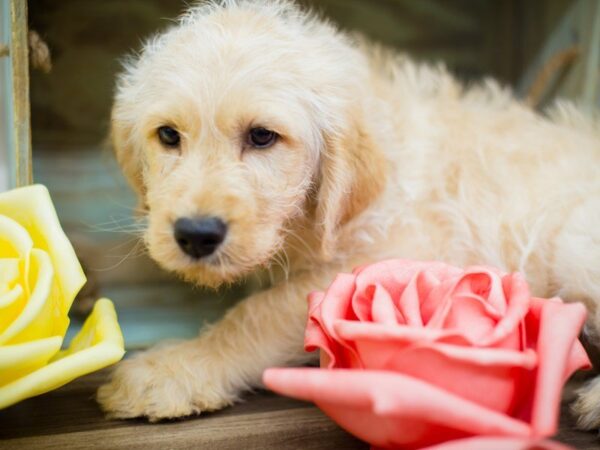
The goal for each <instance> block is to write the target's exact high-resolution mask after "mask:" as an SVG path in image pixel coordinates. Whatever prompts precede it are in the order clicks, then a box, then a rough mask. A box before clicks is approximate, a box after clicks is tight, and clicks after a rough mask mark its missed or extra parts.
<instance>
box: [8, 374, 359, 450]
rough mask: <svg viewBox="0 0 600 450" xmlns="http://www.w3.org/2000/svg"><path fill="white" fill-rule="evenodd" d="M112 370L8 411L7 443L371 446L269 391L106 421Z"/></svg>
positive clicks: (48, 446)
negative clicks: (210, 407) (165, 417)
mask: <svg viewBox="0 0 600 450" xmlns="http://www.w3.org/2000/svg"><path fill="white" fill-rule="evenodd" d="M105 376H106V372H99V373H96V374H92V375H89V376H87V377H84V378H82V379H80V380H77V381H75V382H73V383H71V384H69V385H67V386H65V387H63V388H61V389H59V390H57V391H54V392H51V393H49V394H47V395H44V396H40V397H36V398H33V399H29V400H26V401H25V402H22V403H20V404H18V405H15V406H13V407H11V408H9V409H7V410H5V411H1V412H0V448H1V449H7V450H8V449H19V450H23V449H61V450H64V449H69V448H89V449H94V448H97V449H107V448H111V449H121V448H123V449H125V448H126V449H138V448H139V449H142V448H143V449H154V448H156V449H165V448H178V449H179V448H184V449H185V448H211V449H217V450H221V449H222V450H228V449H239V448H242V447H243V448H244V449H264V448H269V447H270V448H274V449H280V448H285V449H299V450H300V449H307V450H310V449H315V450H317V449H328V448H335V449H366V448H368V446H367V445H365V444H363V443H361V442H360V441H358V440H356V439H355V438H353V437H352V436H350V435H349V434H347V433H346V432H344V431H343V430H342V429H340V428H339V427H338V426H337V425H336V424H334V423H333V422H332V421H331V420H330V419H328V418H327V417H326V416H325V415H324V414H323V413H322V412H320V411H319V410H318V409H317V408H315V407H314V406H312V405H310V404H308V403H304V402H299V401H296V400H291V399H287V398H283V397H279V396H276V395H274V394H271V393H267V392H260V393H257V394H254V395H250V396H249V397H248V398H247V399H246V401H245V402H243V403H240V404H238V405H236V406H234V407H232V408H228V409H225V410H223V411H219V412H215V413H211V414H205V415H202V416H200V417H195V418H190V419H187V420H181V421H172V422H167V423H161V424H148V423H146V422H145V421H143V420H129V421H115V420H106V419H104V417H103V416H102V413H101V412H100V410H99V409H98V406H97V404H96V403H95V401H94V400H93V395H94V392H95V390H96V388H97V386H98V384H99V383H100V382H101V381H102V380H103V379H104V378H105Z"/></svg>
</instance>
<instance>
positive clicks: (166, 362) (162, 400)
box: [97, 346, 235, 422]
mask: <svg viewBox="0 0 600 450" xmlns="http://www.w3.org/2000/svg"><path fill="white" fill-rule="evenodd" d="M189 356H190V355H187V354H186V351H185V350H184V349H183V348H182V349H178V348H177V346H173V347H167V348H162V349H157V350H150V351H147V352H144V353H140V354H138V355H136V356H134V357H133V358H131V359H128V360H125V361H122V362H121V363H119V364H118V365H117V366H116V368H115V370H114V371H113V373H112V375H111V378H110V380H109V381H108V383H106V384H104V385H102V386H101V387H100V388H99V389H98V393H97V400H98V402H99V403H100V406H101V407H102V409H103V410H104V411H105V412H106V413H107V415H108V417H111V418H119V419H128V418H133V417H147V418H148V420H149V421H151V422H156V421H159V420H164V419H174V418H179V417H185V416H190V415H193V414H199V413H201V412H202V411H214V410H216V409H220V408H223V407H225V406H227V405H230V404H231V403H233V401H234V400H235V396H233V395H230V394H228V393H227V392H226V391H225V390H224V389H223V380H220V379H215V378H217V377H211V376H210V375H209V374H208V373H207V372H205V371H202V370H201V369H200V368H198V367H196V366H195V363H196V362H197V361H196V360H195V359H193V358H191V357H189Z"/></svg>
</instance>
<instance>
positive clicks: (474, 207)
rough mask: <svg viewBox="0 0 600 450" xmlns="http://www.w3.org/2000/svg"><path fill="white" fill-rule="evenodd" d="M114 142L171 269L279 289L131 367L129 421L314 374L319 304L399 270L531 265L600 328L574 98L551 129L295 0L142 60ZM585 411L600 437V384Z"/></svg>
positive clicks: (592, 146) (124, 89)
mask: <svg viewBox="0 0 600 450" xmlns="http://www.w3.org/2000/svg"><path fill="white" fill-rule="evenodd" d="M112 140H113V144H114V148H115V151H116V155H117V158H118V160H119V162H120V164H121V166H122V168H123V170H124V172H125V174H126V176H127V177H128V179H129V180H130V182H131V184H132V186H133V187H134V188H135V190H136V192H137V193H138V195H139V198H140V200H141V202H142V204H143V205H144V206H145V208H146V209H147V214H148V228H147V232H146V242H147V245H148V248H149V251H150V254H151V256H152V257H153V258H154V259H156V261H158V262H159V263H160V264H161V265H162V266H163V267H164V268H165V269H168V270H171V271H175V272H177V273H179V274H180V275H181V276H182V277H183V278H185V279H186V280H189V281H190V282H192V283H198V284H201V285H206V286H219V285H220V284H222V283H229V282H231V281H233V280H236V279H238V278H240V277H242V276H246V275H247V274H249V273H251V272H255V271H257V270H260V269H264V268H269V267H271V268H272V269H273V270H272V272H273V278H274V280H273V283H272V286H271V287H270V288H269V289H267V290H264V291H262V292H259V293H257V294H255V295H252V296H250V297H249V298H247V299H245V300H244V301H242V302H240V303H239V304H238V305H237V306H235V307H234V308H232V309H231V310H230V311H229V312H228V313H227V314H226V315H225V316H224V317H223V318H222V319H221V320H220V321H219V322H218V323H216V324H215V325H214V326H212V327H210V328H209V329H207V330H205V331H204V332H202V333H201V334H200V336H198V337H197V338H196V339H193V340H190V341H186V342H182V343H176V344H170V345H167V346H162V347H159V348H156V349H151V350H149V351H146V352H143V353H140V354H138V355H136V356H135V357H133V358H131V359H129V360H126V361H124V362H122V363H121V364H119V365H118V366H117V367H116V370H115V371H114V372H113V374H112V378H111V380H110V381H109V382H108V383H107V384H106V385H104V386H102V387H101V388H100V390H99V392H98V399H99V401H100V403H101V405H102V407H103V408H104V409H105V410H106V411H107V412H108V413H109V414H110V415H112V416H114V417H136V416H145V417H147V418H149V419H150V420H159V419H162V418H173V417H180V416H185V415H189V414H197V413H200V412H202V411H211V410H215V409H219V408H222V407H224V406H226V405H230V404H231V403H233V402H234V401H235V400H236V399H237V398H238V397H239V395H240V393H242V392H243V391H244V390H245V389H248V388H251V387H253V386H256V385H258V384H259V383H260V379H261V374H262V372H263V370H264V369H265V368H267V367H270V366H281V365H291V364H302V363H304V362H306V361H307V359H308V355H307V354H305V352H304V351H303V345H302V343H303V331H304V326H305V321H306V314H307V311H306V308H307V303H306V295H307V294H308V293H309V291H312V290H315V289H322V288H325V287H326V286H327V285H328V283H329V282H330V281H331V280H332V278H333V277H334V275H335V274H336V273H338V272H340V271H350V270H351V269H352V268H353V267H355V266H357V265H360V264H364V263H367V262H370V261H375V260H381V259H384V258H389V257H403V258H415V259H428V260H432V259H435V260H443V261H446V262H449V263H453V264H456V265H460V266H464V265H469V264H491V265H495V266H498V267H501V268H504V269H505V270H508V271H514V270H520V271H523V272H524V273H525V274H526V276H527V278H528V281H529V283H530V284H531V286H532V289H533V292H534V294H536V295H538V296H552V295H559V296H561V297H563V298H564V299H566V300H568V301H583V302H585V304H586V305H587V306H588V308H589V321H588V322H589V323H588V327H589V329H590V330H591V331H592V332H593V331H594V330H597V329H598V325H599V324H600V316H599V314H600V313H599V312H598V308H597V307H596V304H597V302H598V301H599V300H600V124H599V123H597V122H594V121H593V120H592V119H587V118H585V117H584V116H583V115H582V114H580V113H579V112H578V111H577V110H576V109H575V108H574V107H572V106H570V105H568V104H562V105H559V106H557V107H555V108H554V110H553V111H551V112H548V113H547V115H546V116H541V115H539V114H537V113H535V112H534V111H532V110H531V109H529V108H528V107H526V106H524V105H523V104H521V103H519V102H518V101H516V100H515V99H514V98H513V97H512V95H511V93H510V92H509V91H508V90H505V89H503V88H501V87H500V86H499V85H498V84H496V83H495V82H493V81H487V82H485V83H484V84H482V85H480V86H476V87H471V88H468V89H467V88H465V87H464V86H462V85H461V84H460V83H459V82H457V81H456V80H455V79H454V78H453V77H452V76H451V75H450V74H449V73H448V72H446V70H444V69H443V68H442V67H438V66H436V67H430V66H427V65H420V64H416V63H414V62H412V61H411V60H410V59H408V58H406V57H404V56H402V55H396V54H393V53H392V52H388V51H385V50H382V49H378V48H375V47H373V46H372V45H370V44H367V43H364V42H361V41H360V40H355V39H353V38H351V37H349V36H347V35H345V34H343V33H341V32H340V31H338V30H336V29H335V27H333V26H332V25H331V24H329V23H327V22H325V21H323V20H322V19H319V18H317V17H315V16H313V15H311V14H309V13H306V12H303V11H302V10H300V9H299V8H297V7H296V6H295V5H293V4H292V3H290V2H289V1H283V0H280V1H277V0H272V1H267V0H256V1H250V0H224V1H220V2H212V3H209V4H205V5H201V6H197V7H194V8H192V9H191V10H190V11H189V12H188V13H187V14H186V15H185V16H184V17H183V18H182V19H181V20H180V21H179V22H178V23H177V25H175V26H174V27H172V28H171V29H170V30H168V31H167V32H166V33H164V34H162V35H160V36H158V37H156V38H154V39H152V40H151V41H149V42H148V43H147V44H146V45H145V47H144V49H143V52H142V53H141V54H140V55H139V57H137V58H135V59H134V60H132V61H130V62H129V63H128V64H126V67H125V70H124V73H123V74H122V75H121V77H120V78H119V81H118V86H117V93H116V98H115V103H114V108H113V111H112ZM275 267H282V269H281V270H275V269H274V268H275ZM199 320H200V319H199ZM591 334H592V335H593V333H591ZM577 408H578V411H579V413H580V414H581V418H582V419H581V424H582V425H583V426H588V427H592V426H597V425H598V424H599V423H600V384H592V385H590V386H589V387H588V389H587V390H586V391H585V392H584V393H583V394H582V397H581V401H580V402H579V403H578V405H577Z"/></svg>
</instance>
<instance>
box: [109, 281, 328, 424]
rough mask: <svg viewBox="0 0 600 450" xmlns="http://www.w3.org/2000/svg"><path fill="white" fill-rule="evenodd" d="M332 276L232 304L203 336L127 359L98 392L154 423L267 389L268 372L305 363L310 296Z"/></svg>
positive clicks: (115, 413)
mask: <svg viewBox="0 0 600 450" xmlns="http://www.w3.org/2000/svg"><path fill="white" fill-rule="evenodd" d="M328 281H330V278H328V277H327V276H324V274H323V273H321V274H320V275H306V276H299V277H297V278H296V279H294V280H290V281H287V282H284V283H282V284H280V285H278V286H276V287H274V288H272V289H269V290H267V291H264V292H260V293H258V294H255V295H253V296H251V297H249V298H247V299H245V300H243V301H242V302H240V303H239V304H238V305H236V306H235V307H233V308H232V309H231V310H230V311H229V312H228V313H227V314H226V315H225V317H224V318H223V319H221V320H220V321H219V322H218V323H216V324H215V325H213V326H211V327H210V328H209V329H208V330H206V331H205V332H203V333H202V334H201V335H200V336H199V337H198V338H196V339H193V340H190V341H184V342H180V343H176V344H170V345H166V346H158V347H156V348H154V349H150V350H148V351H146V352H142V353H139V354H137V355H135V356H134V357H132V358H131V359H127V360H125V361H123V362H121V363H120V364H119V365H118V366H117V367H116V369H115V370H114V372H113V374H112V377H111V379H110V381H109V382H108V383H107V384H105V385H103V386H101V387H100V389H99V390H98V401H99V402H100V404H101V406H102V408H103V409H104V410H105V411H106V412H107V413H108V414H109V416H112V417H118V418H128V417H138V416H145V417H148V418H149V420H151V421H156V420H160V419H167V418H174V417H182V416H187V415H190V414H197V413H200V412H202V411H211V410H215V409H219V408H222V407H224V406H226V405H229V404H231V403H233V402H234V401H235V400H236V399H237V398H238V396H239V394H240V393H241V392H243V391H244V390H245V389H247V388H249V387H252V386H256V385H259V384H260V379H261V375H262V372H263V370H264V369H266V368H267V367H270V366H280V365H290V364H299V363H302V362H304V361H306V360H307V359H308V355H307V354H306V353H305V352H304V351H303V336H304V326H305V324H306V313H307V301H306V296H307V294H308V293H309V292H310V291H312V290H315V289H317V288H321V287H323V284H324V283H326V282H328Z"/></svg>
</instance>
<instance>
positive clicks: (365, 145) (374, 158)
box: [315, 114, 387, 259]
mask: <svg viewBox="0 0 600 450" xmlns="http://www.w3.org/2000/svg"><path fill="white" fill-rule="evenodd" d="M386 168H387V164H386V159H385V156H384V154H383V152H382V150H381V149H380V148H379V146H378V144H377V141H376V137H375V136H374V135H373V131H372V130H371V129H369V128H368V125H367V124H366V122H365V120H364V118H363V117H362V114H356V115H355V116H353V117H352V119H351V120H350V121H348V127H347V128H346V129H345V130H343V131H342V132H341V133H337V134H336V135H335V136H330V137H327V136H326V137H325V149H324V151H323V153H322V155H321V169H320V182H319V190H318V194H317V205H316V214H315V215H316V224H317V229H318V232H319V234H320V236H321V255H322V257H324V258H325V259H331V258H332V256H333V253H334V252H335V248H336V240H337V237H338V235H339V229H340V228H341V227H343V226H344V225H345V224H347V223H348V222H349V221H350V220H352V219H353V218H354V217H356V216H357V215H359V214H360V213H361V212H363V211H364V210H365V209H366V208H367V207H368V206H369V205H370V204H371V203H372V202H373V201H374V200H375V199H376V198H377V197H378V196H379V194H380V193H381V192H382V191H383V189H384V187H385V183H386V178H387V173H386V172H387V170H386Z"/></svg>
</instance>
